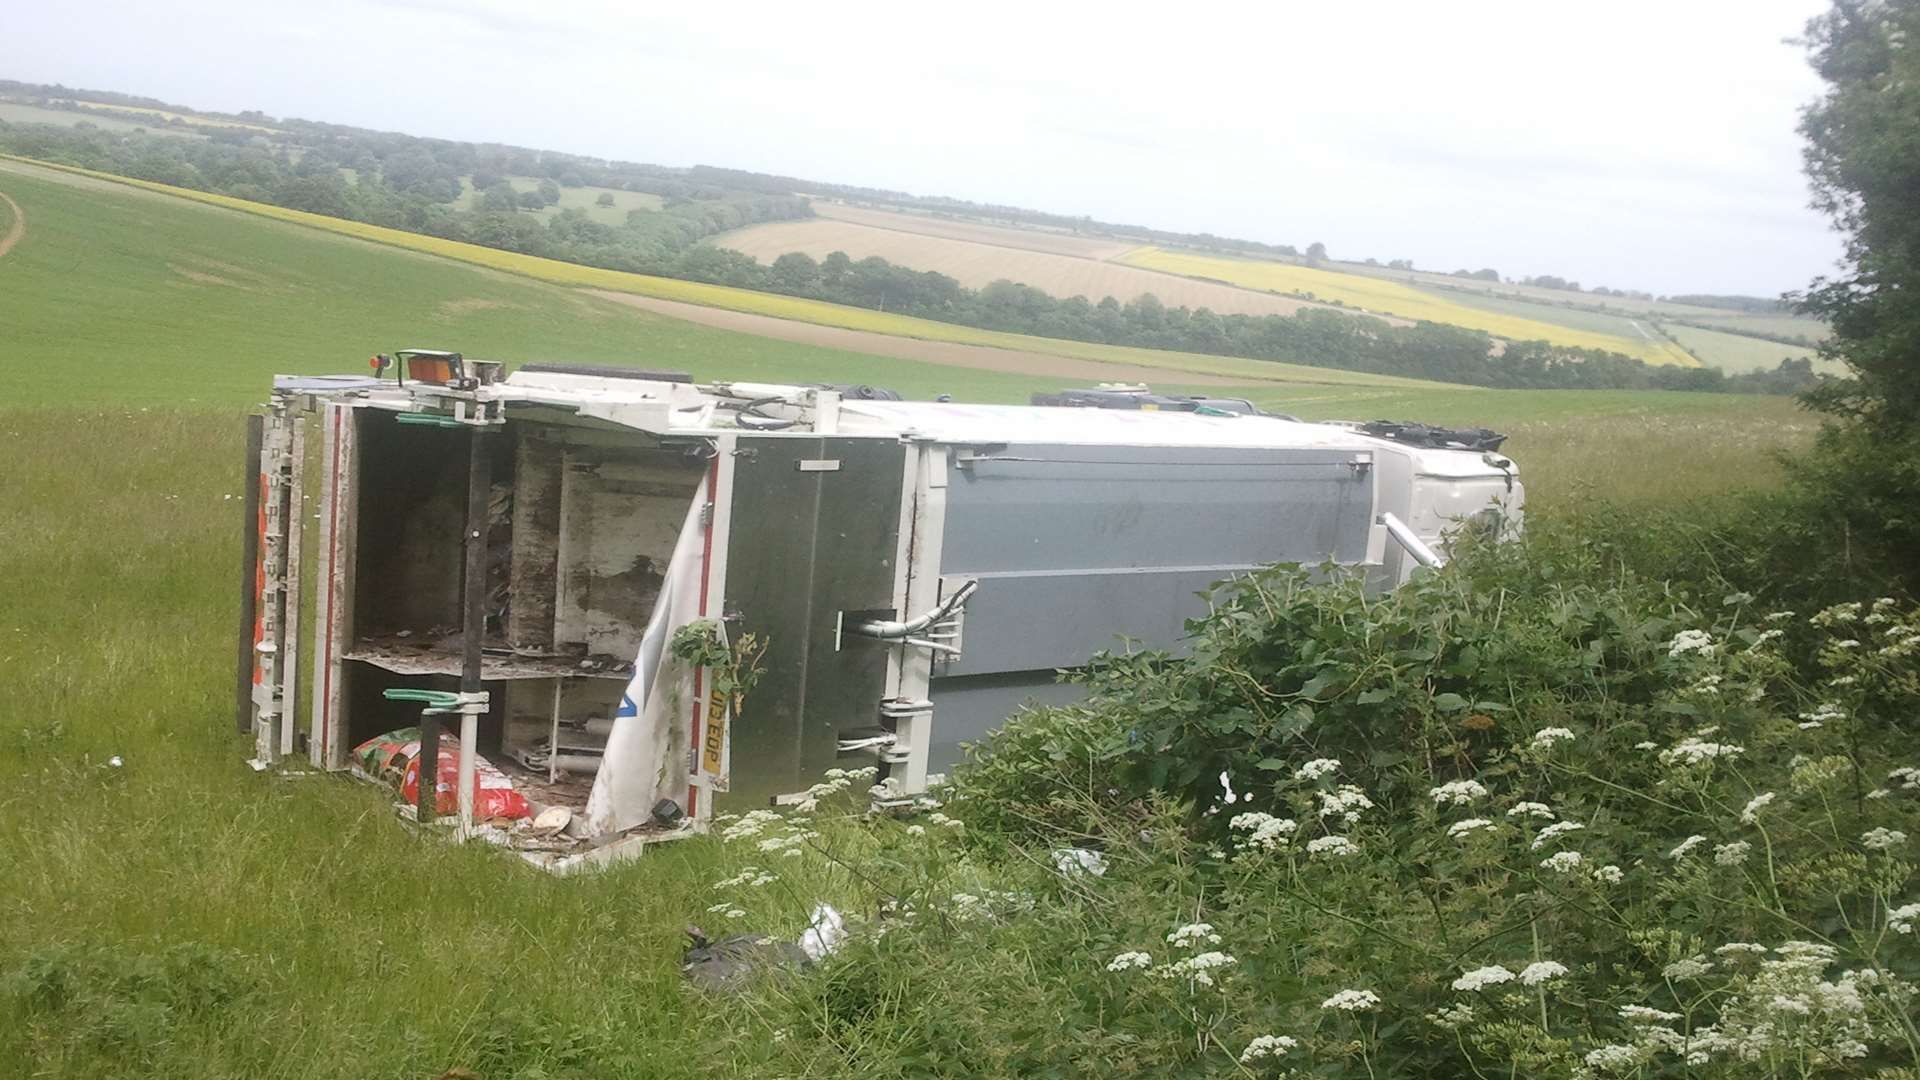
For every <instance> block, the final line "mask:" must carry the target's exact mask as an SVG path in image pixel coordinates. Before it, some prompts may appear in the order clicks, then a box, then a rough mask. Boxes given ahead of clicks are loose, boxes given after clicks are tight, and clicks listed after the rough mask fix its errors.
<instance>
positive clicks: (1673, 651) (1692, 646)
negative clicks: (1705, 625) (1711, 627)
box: [1667, 630, 1713, 657]
mask: <svg viewBox="0 0 1920 1080" xmlns="http://www.w3.org/2000/svg"><path fill="white" fill-rule="evenodd" d="M1688 653H1698V654H1699V655H1701V656H1712V655H1713V635H1712V634H1709V633H1707V632H1706V631H1705V630H1682V631H1680V632H1679V633H1677V634H1675V635H1673V640H1672V641H1670V642H1668V643H1667V655H1668V656H1670V657H1676V656H1685V655H1687V654H1688Z"/></svg>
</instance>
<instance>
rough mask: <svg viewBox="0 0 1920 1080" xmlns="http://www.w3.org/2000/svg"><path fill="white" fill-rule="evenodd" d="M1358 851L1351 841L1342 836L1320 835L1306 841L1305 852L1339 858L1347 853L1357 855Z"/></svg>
mask: <svg viewBox="0 0 1920 1080" xmlns="http://www.w3.org/2000/svg"><path fill="white" fill-rule="evenodd" d="M1359 853H1360V849H1359V848H1358V847H1356V846H1355V845H1354V843H1353V841H1351V840H1349V839H1347V838H1346V837H1344V836H1320V837H1315V838H1314V839H1312V840H1309V841H1307V854H1309V855H1326V856H1329V857H1332V858H1340V857H1343V856H1347V855H1357V854H1359Z"/></svg>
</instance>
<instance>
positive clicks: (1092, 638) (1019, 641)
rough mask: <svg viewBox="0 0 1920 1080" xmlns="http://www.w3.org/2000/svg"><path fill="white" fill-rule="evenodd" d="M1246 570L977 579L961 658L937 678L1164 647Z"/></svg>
mask: <svg viewBox="0 0 1920 1080" xmlns="http://www.w3.org/2000/svg"><path fill="white" fill-rule="evenodd" d="M1244 572H1245V568H1244V567H1200V568H1182V569H1147V570H1141V569H1122V570H1064V571H1063V570H1050V571H1039V572H1035V573H1026V574H1022V573H1004V574H980V575H977V576H978V577H979V578H980V591H979V592H977V593H975V594H974V596H973V598H972V599H971V600H969V601H967V621H966V633H965V636H964V640H963V643H962V644H963V645H964V647H965V648H964V651H963V654H962V655H961V657H960V659H958V660H956V661H954V662H953V663H950V664H947V665H944V666H943V667H942V668H941V672H942V673H943V674H952V675H977V674H984V673H987V672H996V671H1031V670H1034V669H1046V670H1049V671H1050V670H1052V669H1055V668H1067V667H1078V666H1080V665H1081V664H1084V663H1086V662H1087V658H1088V657H1089V656H1091V655H1093V654H1094V653H1096V652H1099V651H1100V650H1102V649H1116V650H1117V649H1120V648H1122V647H1123V643H1122V641H1121V639H1122V638H1123V637H1124V638H1134V639H1137V640H1139V641H1142V642H1146V643H1148V645H1149V647H1151V648H1166V647H1168V646H1170V645H1172V644H1173V643H1174V642H1176V641H1178V640H1179V639H1180V638H1181V637H1182V636H1183V635H1184V633H1185V623H1186V620H1187V619H1190V618H1192V617H1194V616H1196V615H1198V614H1200V613H1201V612H1203V611H1204V610H1205V604H1204V602H1203V601H1202V600H1201V599H1200V594H1201V593H1204V592H1205V591H1206V590H1207V587H1208V586H1210V585H1212V584H1213V583H1214V582H1216V581H1221V580H1224V579H1226V578H1227V577H1230V576H1232V575H1233V574H1235V573H1244Z"/></svg>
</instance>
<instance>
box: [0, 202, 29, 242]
mask: <svg viewBox="0 0 1920 1080" xmlns="http://www.w3.org/2000/svg"><path fill="white" fill-rule="evenodd" d="M0 203H6V204H7V209H8V210H10V211H11V212H12V213H13V218H12V221H11V224H9V225H8V226H7V231H6V232H5V233H3V234H0V256H4V255H6V253H7V252H9V251H12V250H13V245H15V244H17V243H19V242H20V238H21V237H22V236H25V235H26V234H27V212H26V211H25V210H22V209H20V204H19V203H17V202H14V201H13V198H12V197H11V196H9V195H8V194H7V193H6V192H4V191H0Z"/></svg>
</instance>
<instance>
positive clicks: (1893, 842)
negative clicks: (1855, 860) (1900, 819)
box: [1860, 828, 1907, 851]
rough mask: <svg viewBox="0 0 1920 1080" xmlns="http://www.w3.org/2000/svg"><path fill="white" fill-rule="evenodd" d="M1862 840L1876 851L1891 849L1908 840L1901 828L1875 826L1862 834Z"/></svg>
mask: <svg viewBox="0 0 1920 1080" xmlns="http://www.w3.org/2000/svg"><path fill="white" fill-rule="evenodd" d="M1860 842H1861V843H1862V844H1865V845H1866V846H1867V847H1869V848H1872V849H1873V850H1875V851H1889V850H1891V849H1893V848H1896V847H1899V846H1900V845H1901V844H1904V843H1906V842H1907V834H1906V833H1903V832H1901V831H1900V830H1899V829H1887V828H1874V829H1868V830H1867V831H1866V832H1864V833H1861V834H1860Z"/></svg>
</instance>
